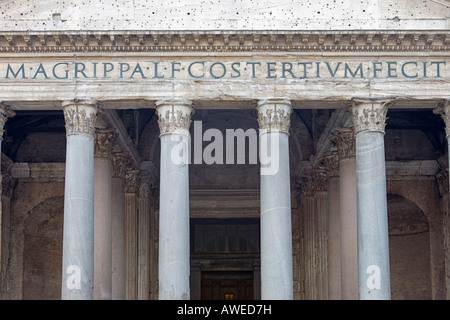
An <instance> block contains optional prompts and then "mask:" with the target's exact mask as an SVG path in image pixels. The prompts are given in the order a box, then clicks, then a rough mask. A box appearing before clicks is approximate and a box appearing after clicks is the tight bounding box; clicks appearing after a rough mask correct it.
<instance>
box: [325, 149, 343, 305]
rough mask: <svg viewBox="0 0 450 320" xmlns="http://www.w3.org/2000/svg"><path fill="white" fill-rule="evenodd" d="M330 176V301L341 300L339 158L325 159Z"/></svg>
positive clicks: (335, 156)
mask: <svg viewBox="0 0 450 320" xmlns="http://www.w3.org/2000/svg"><path fill="white" fill-rule="evenodd" d="M324 162H325V167H326V169H327V176H328V185H327V190H328V299H329V300H340V299H341V214H340V209H339V208H340V181H339V156H338V155H337V154H336V153H334V154H330V155H328V156H326V157H325V159H324Z"/></svg>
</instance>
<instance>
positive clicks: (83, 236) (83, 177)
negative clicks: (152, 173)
mask: <svg viewBox="0 0 450 320" xmlns="http://www.w3.org/2000/svg"><path fill="white" fill-rule="evenodd" d="M96 104H97V103H96V101H94V100H88V99H86V100H78V99H76V100H70V101H64V102H62V107H63V111H64V118H65V122H66V135H67V139H66V144H67V149H66V173H65V192H64V228H63V261H62V285H61V298H62V299H63V300H89V299H93V297H94V292H93V286H94V132H95V127H94V125H95V120H96V115H97V106H96Z"/></svg>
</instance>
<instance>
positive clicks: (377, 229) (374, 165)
mask: <svg viewBox="0 0 450 320" xmlns="http://www.w3.org/2000/svg"><path fill="white" fill-rule="evenodd" d="M393 100H394V99H393V98H353V99H352V107H351V113H352V118H353V124H354V131H355V139H356V144H355V152H356V189H357V190H356V194H357V212H358V215H357V222H358V283H359V299H361V300H372V299H373V300H389V299H390V298H391V290H390V270H389V230H388V218H387V195H386V164H385V151H384V128H385V125H386V113H387V111H388V107H389V105H390V104H391V103H392V101H393Z"/></svg>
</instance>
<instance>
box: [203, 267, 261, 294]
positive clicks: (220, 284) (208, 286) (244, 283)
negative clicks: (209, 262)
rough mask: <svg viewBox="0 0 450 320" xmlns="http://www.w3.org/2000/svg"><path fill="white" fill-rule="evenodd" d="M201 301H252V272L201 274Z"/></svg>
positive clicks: (212, 272)
mask: <svg viewBox="0 0 450 320" xmlns="http://www.w3.org/2000/svg"><path fill="white" fill-rule="evenodd" d="M201 294H202V296H201V298H202V300H253V272H251V271H248V272H246V271H224V272H222V271H211V272H202V288H201Z"/></svg>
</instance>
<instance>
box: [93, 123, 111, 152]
mask: <svg viewBox="0 0 450 320" xmlns="http://www.w3.org/2000/svg"><path fill="white" fill-rule="evenodd" d="M115 138H116V133H115V130H114V129H112V128H108V129H97V130H96V132H95V140H94V151H95V157H97V158H108V159H111V158H112V148H113V145H114V139H115Z"/></svg>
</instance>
